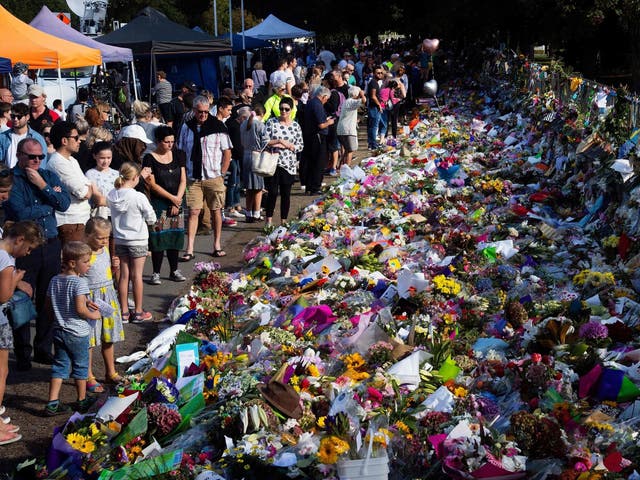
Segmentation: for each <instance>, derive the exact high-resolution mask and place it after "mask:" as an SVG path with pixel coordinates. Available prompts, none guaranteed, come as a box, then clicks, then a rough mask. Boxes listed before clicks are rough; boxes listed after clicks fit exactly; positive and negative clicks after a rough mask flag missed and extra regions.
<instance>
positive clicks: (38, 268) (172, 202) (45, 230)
mask: <svg viewBox="0 0 640 480" xmlns="http://www.w3.org/2000/svg"><path fill="white" fill-rule="evenodd" d="M417 58H418V57H407V58H406V60H407V63H405V62H403V58H402V57H401V56H400V55H399V54H393V55H391V56H390V57H389V59H388V60H386V61H385V60H383V59H382V58H381V57H379V56H378V57H376V56H375V55H374V54H372V53H371V52H367V51H361V52H358V54H357V59H354V54H353V53H352V51H351V50H349V51H345V52H344V53H343V54H342V55H341V58H339V59H338V58H337V57H336V56H335V54H334V53H332V52H330V51H329V50H327V49H324V48H323V49H321V50H320V51H319V52H318V54H317V55H313V56H307V57H306V58H304V59H303V58H296V56H293V55H288V56H285V57H283V58H281V59H279V61H278V62H277V68H275V69H274V71H273V72H269V74H267V72H265V71H264V70H263V68H262V64H261V63H260V62H256V63H255V66H254V69H253V71H252V73H251V76H250V77H248V78H246V79H245V80H244V82H243V83H242V87H241V88H240V89H239V90H238V91H235V90H233V89H231V88H226V89H224V90H223V91H222V95H221V96H220V97H219V98H217V99H215V98H214V95H213V94H212V93H211V92H209V91H206V90H200V91H198V88H197V86H196V85H195V84H194V83H193V82H185V83H184V84H182V85H181V86H180V88H179V89H178V91H177V92H176V94H175V95H173V86H172V85H171V83H170V82H169V81H168V80H167V76H166V74H165V73H164V72H162V71H159V72H157V83H156V85H155V88H154V89H153V90H154V91H153V98H155V105H152V104H150V103H147V102H142V101H136V102H134V103H133V105H132V120H131V123H130V125H127V126H125V127H124V128H122V129H121V130H120V131H115V129H114V128H113V126H112V125H111V124H110V123H109V120H108V119H109V114H110V107H109V105H108V104H105V103H103V102H101V101H99V100H97V99H96V100H92V99H91V96H90V95H89V92H88V91H84V90H81V91H79V92H78V98H77V101H76V102H75V103H74V104H73V105H71V106H69V108H68V109H67V110H66V111H61V107H58V108H59V109H60V110H52V109H49V107H48V106H47V103H46V95H45V92H44V90H43V89H42V87H41V86H39V85H37V84H29V85H20V87H21V88H22V87H24V89H25V93H24V94H22V93H21V94H20V98H16V95H15V94H14V93H12V91H11V90H10V89H7V88H0V114H1V118H0V120H1V121H0V129H1V130H2V132H1V133H0V200H2V202H3V210H4V217H5V220H6V221H7V223H6V224H5V230H4V236H3V239H2V240H1V241H0V279H1V281H0V303H2V304H4V305H9V303H10V299H11V298H12V297H13V295H14V293H15V292H16V291H22V292H24V293H26V294H27V295H28V296H29V297H32V298H33V302H34V305H35V309H36V312H37V313H36V319H35V338H34V339H33V341H32V339H31V328H30V325H29V322H27V323H26V324H24V325H22V326H16V325H15V324H14V323H12V318H11V312H10V311H9V309H8V308H3V309H0V415H3V414H4V411H5V408H4V407H3V406H2V400H3V395H4V390H5V382H6V378H7V374H8V357H9V350H10V349H12V348H13V351H14V354H15V359H16V368H17V370H19V371H26V370H29V369H31V362H32V361H34V362H38V363H41V364H48V365H52V375H51V384H50V390H49V399H48V402H47V404H46V406H45V408H44V413H45V414H46V415H57V414H60V413H67V412H68V411H70V406H67V405H64V404H62V403H61V402H60V401H59V392H60V388H61V386H62V380H63V379H65V378H69V377H70V378H73V379H74V380H75V384H76V389H77V400H78V403H77V405H76V409H78V410H80V411H84V410H86V409H87V408H88V407H89V405H90V402H91V400H90V398H91V397H89V396H87V394H88V393H99V392H102V391H104V387H103V385H102V384H101V383H100V382H98V381H97V380H96V378H95V375H94V374H93V369H92V367H91V365H92V357H93V352H92V350H93V347H95V346H98V345H100V349H101V354H102V357H103V360H104V364H105V370H106V379H105V382H108V383H118V382H119V381H120V380H121V378H120V377H119V375H118V373H117V371H116V369H115V366H114V353H113V345H114V343H115V342H119V341H122V340H123V339H124V329H123V324H124V323H127V322H132V323H140V322H144V321H147V320H150V319H151V318H152V315H151V313H149V312H148V311H145V310H144V307H143V303H144V295H143V290H144V287H143V268H144V264H145V261H146V258H147V256H151V262H152V267H153V273H152V275H151V277H150V278H149V279H148V283H149V284H150V285H158V284H161V283H162V277H161V267H162V263H163V258H164V256H165V252H166V257H167V260H168V264H169V279H170V280H172V281H175V282H182V281H185V280H186V278H185V276H184V275H183V274H182V273H181V272H180V270H179V269H178V264H179V262H188V261H191V260H193V259H194V258H195V254H194V243H195V236H196V235H198V234H208V235H211V255H212V256H213V257H223V256H225V255H227V252H226V251H225V250H224V247H223V245H222V240H221V232H222V228H223V227H224V226H234V225H236V224H237V221H238V220H240V219H244V221H245V222H246V223H255V222H261V221H263V220H264V222H265V225H266V226H267V227H269V226H271V225H272V222H273V218H274V213H275V210H276V206H277V204H278V199H280V203H279V210H280V220H281V221H282V222H286V221H287V219H288V217H289V214H290V203H291V202H290V200H291V191H292V186H293V185H294V184H295V182H297V181H299V182H300V184H301V185H302V187H303V188H304V190H305V192H306V193H307V194H308V195H317V194H319V193H320V191H321V187H322V185H323V180H324V176H325V175H329V176H332V175H336V171H337V170H338V169H339V167H340V166H341V165H343V164H346V165H349V164H350V163H351V162H353V160H354V152H356V151H357V150H358V128H359V124H360V122H359V120H358V113H359V112H362V113H364V114H366V117H367V141H368V146H369V148H370V149H377V148H379V146H380V143H381V142H383V141H384V139H385V137H386V136H387V134H389V135H390V136H396V135H397V134H398V119H399V117H400V115H403V114H405V113H406V112H407V111H408V109H409V108H410V106H411V101H412V98H413V97H414V96H415V92H416V88H417V87H416V85H417V84H418V83H419V82H420V81H421V79H422V78H423V77H424V74H425V72H424V68H422V69H421V68H420V65H419V63H418V60H417ZM425 67H426V65H425ZM20 78H22V77H20ZM65 117H66V120H65ZM388 124H390V128H388V127H387V125H388ZM265 150H267V151H270V152H272V153H277V154H278V160H277V167H276V170H275V173H274V174H273V176H269V177H264V176H260V175H257V174H256V173H254V172H253V170H252V157H253V154H255V152H261V151H265ZM243 192H244V199H245V204H244V206H243V205H241V196H242V193H243ZM263 208H264V215H263ZM181 251H182V252H183V253H182V255H181V254H180V252H181ZM129 290H131V293H132V297H133V301H130V300H129ZM2 418H3V419H4V420H3V421H2V422H0V445H2V444H7V443H11V442H14V441H17V440H19V439H20V434H19V427H18V426H15V425H13V424H12V423H11V422H10V421H9V419H8V417H2Z"/></svg>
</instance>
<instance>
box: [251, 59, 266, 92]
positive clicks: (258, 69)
mask: <svg viewBox="0 0 640 480" xmlns="http://www.w3.org/2000/svg"><path fill="white" fill-rule="evenodd" d="M251 78H252V79H253V93H256V92H257V91H258V90H259V89H260V88H261V87H264V86H265V84H266V83H267V72H265V71H264V70H263V69H262V62H256V63H255V65H254V66H253V71H252V72H251Z"/></svg>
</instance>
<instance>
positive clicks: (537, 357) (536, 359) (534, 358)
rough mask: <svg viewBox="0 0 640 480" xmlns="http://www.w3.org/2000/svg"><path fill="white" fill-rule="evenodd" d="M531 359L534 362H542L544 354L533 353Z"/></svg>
mask: <svg viewBox="0 0 640 480" xmlns="http://www.w3.org/2000/svg"><path fill="white" fill-rule="evenodd" d="M531 361H532V362H533V363H540V362H541V361H542V355H540V354H539V353H532V354H531Z"/></svg>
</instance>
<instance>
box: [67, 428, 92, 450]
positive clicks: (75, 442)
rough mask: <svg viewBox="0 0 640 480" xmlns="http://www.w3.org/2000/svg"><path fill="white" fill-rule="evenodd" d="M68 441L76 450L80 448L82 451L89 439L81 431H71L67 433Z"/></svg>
mask: <svg viewBox="0 0 640 480" xmlns="http://www.w3.org/2000/svg"><path fill="white" fill-rule="evenodd" d="M66 438H67V442H68V443H69V445H71V448H73V449H74V450H79V451H82V446H83V445H84V443H85V442H86V441H87V440H89V439H88V438H87V437H85V436H84V435H81V434H79V433H75V432H74V433H70V434H69V435H67V437H66Z"/></svg>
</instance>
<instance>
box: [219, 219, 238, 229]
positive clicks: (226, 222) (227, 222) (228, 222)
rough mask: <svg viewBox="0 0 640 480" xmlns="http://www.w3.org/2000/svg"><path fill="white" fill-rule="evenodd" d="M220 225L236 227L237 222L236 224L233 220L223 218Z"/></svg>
mask: <svg viewBox="0 0 640 480" xmlns="http://www.w3.org/2000/svg"><path fill="white" fill-rule="evenodd" d="M222 225H223V226H224V227H235V226H236V225H238V222H236V221H235V220H234V219H233V218H227V217H225V218H223V219H222Z"/></svg>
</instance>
